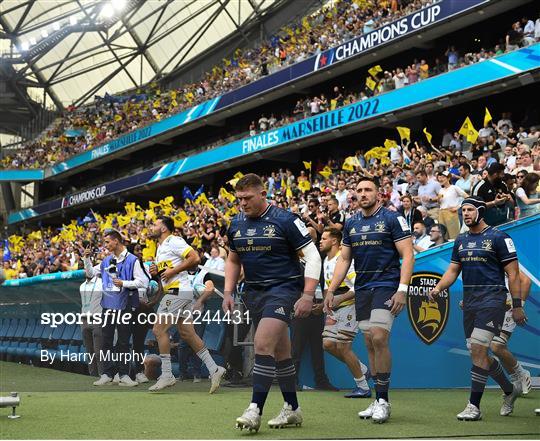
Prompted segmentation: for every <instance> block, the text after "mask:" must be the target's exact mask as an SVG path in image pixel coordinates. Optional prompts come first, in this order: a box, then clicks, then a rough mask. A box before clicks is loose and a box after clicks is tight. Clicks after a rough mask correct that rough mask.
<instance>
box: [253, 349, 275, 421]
mask: <svg viewBox="0 0 540 441" xmlns="http://www.w3.org/2000/svg"><path fill="white" fill-rule="evenodd" d="M275 375H276V360H275V359H274V357H272V356H271V355H259V354H255V366H254V367H253V396H252V398H251V402H252V403H256V404H257V407H258V408H259V409H260V411H261V415H262V410H263V407H264V402H265V401H266V397H267V396H268V391H269V390H270V386H272V381H274V377H275Z"/></svg>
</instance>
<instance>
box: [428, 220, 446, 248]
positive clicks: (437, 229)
mask: <svg viewBox="0 0 540 441" xmlns="http://www.w3.org/2000/svg"><path fill="white" fill-rule="evenodd" d="M446 234H447V233H446V227H445V226H444V225H442V224H435V225H433V227H431V230H430V231H429V238H430V239H431V242H432V243H431V245H430V246H429V248H433V247H438V246H439V245H442V244H444V243H445V242H447V239H446Z"/></svg>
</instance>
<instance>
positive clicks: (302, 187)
mask: <svg viewBox="0 0 540 441" xmlns="http://www.w3.org/2000/svg"><path fill="white" fill-rule="evenodd" d="M298 188H299V189H300V191H301V192H302V193H305V192H306V191H309V190H311V184H310V183H309V181H308V180H307V179H305V180H303V181H300V182H299V183H298Z"/></svg>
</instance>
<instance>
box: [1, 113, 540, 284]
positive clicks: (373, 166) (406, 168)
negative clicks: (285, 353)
mask: <svg viewBox="0 0 540 441" xmlns="http://www.w3.org/2000/svg"><path fill="white" fill-rule="evenodd" d="M397 129H398V130H397V131H398V133H399V137H400V138H401V142H399V143H398V142H396V141H394V140H389V139H387V140H385V142H384V147H382V146H381V147H374V148H372V149H370V150H367V151H366V150H358V151H356V152H355V153H354V155H352V156H349V157H346V158H328V159H326V160H323V159H322V158H320V159H318V160H315V161H310V162H307V161H306V162H304V164H303V166H302V165H301V164H299V169H298V170H294V171H293V170H291V169H285V170H284V169H279V170H276V171H275V172H272V173H270V174H269V175H268V176H265V177H264V182H265V185H266V187H267V191H268V198H269V200H270V201H271V202H272V203H273V204H275V205H277V206H279V207H282V208H285V209H288V210H290V211H292V212H295V213H298V215H299V216H301V217H302V218H303V219H304V221H305V223H306V225H307V226H308V227H310V230H311V232H312V235H313V237H314V239H315V240H318V239H320V235H321V233H322V231H323V229H324V228H325V227H327V226H335V224H343V221H344V219H345V218H346V217H348V216H349V215H350V214H351V213H352V212H354V211H355V209H356V197H355V193H354V190H353V189H354V188H355V183H356V181H357V180H358V179H359V178H360V177H362V176H369V177H373V178H375V179H376V180H377V181H378V183H379V185H380V195H379V197H380V199H381V200H382V201H384V205H385V206H387V207H390V208H391V209H393V210H399V211H402V212H403V214H404V217H405V218H406V219H407V221H408V222H409V225H410V226H411V228H412V229H413V230H414V233H415V237H416V239H415V244H414V246H415V250H416V251H417V252H421V251H423V250H425V249H427V248H429V247H431V246H433V244H435V245H438V244H440V243H444V242H445V241H447V240H452V239H454V238H455V237H456V236H457V234H458V233H459V231H460V229H461V218H460V213H459V210H458V207H459V204H460V201H461V198H463V197H464V196H465V195H470V194H476V195H480V196H482V197H484V199H486V201H488V208H489V209H488V215H487V216H486V219H487V220H488V221H489V222H490V223H491V224H493V225H498V224H501V223H504V222H507V221H509V220H513V219H517V218H520V217H524V216H528V215H531V214H534V213H538V212H540V187H539V178H540V144H539V138H540V128H539V127H530V128H524V127H519V126H517V125H516V123H515V121H512V116H511V114H510V113H508V112H505V113H503V114H502V115H501V117H500V118H499V119H498V121H497V122H496V123H495V122H494V121H492V120H491V115H490V113H489V110H488V109H486V115H485V119H484V127H483V128H481V129H480V130H479V131H476V130H475V129H474V127H473V126H472V123H471V122H470V119H469V117H467V119H466V120H465V122H464V124H463V125H462V127H461V128H460V129H459V130H458V131H455V132H452V133H451V132H449V131H446V130H445V131H444V133H442V134H441V135H442V136H439V138H440V142H437V143H436V145H432V144H431V143H432V141H433V137H432V135H431V134H430V133H429V132H428V131H427V130H424V134H422V135H420V136H421V137H424V139H420V136H419V137H418V138H417V140H415V141H414V142H411V139H415V138H414V133H413V136H411V131H410V129H408V128H406V127H398V128H397ZM426 141H427V142H426ZM240 176H241V172H239V173H237V174H236V175H235V176H234V177H233V178H232V179H231V180H230V181H228V183H227V184H228V185H224V186H223V187H221V188H220V190H219V193H218V194H217V195H214V196H215V197H212V195H210V194H208V195H207V194H206V193H205V192H204V188H203V187H201V188H199V189H198V190H197V191H196V192H195V193H194V194H192V193H191V191H190V189H189V188H187V187H186V188H184V191H183V194H182V198H179V197H178V196H180V195H176V196H177V198H176V201H180V200H181V199H183V202H182V203H177V202H176V201H175V197H173V196H169V197H166V198H164V199H162V200H160V201H157V202H153V201H150V202H149V205H148V207H147V208H142V207H140V206H139V205H136V204H135V203H127V204H126V205H125V207H124V210H123V211H122V212H116V213H99V212H98V211H97V209H96V211H92V210H91V211H89V212H88V214H87V215H86V216H85V217H84V218H79V219H76V220H72V221H71V223H70V224H69V225H63V226H62V227H60V228H56V229H55V228H40V229H37V230H35V231H32V232H30V233H27V234H23V235H18V234H13V235H11V236H10V237H9V238H7V239H4V246H3V247H2V248H3V265H4V271H5V273H6V276H7V278H8V279H10V278H25V277H31V276H35V275H40V274H47V273H53V272H59V271H70V270H76V269H82V267H83V265H82V261H81V253H82V251H81V250H84V249H86V248H87V247H88V246H91V247H92V248H93V250H94V252H95V254H96V255H97V256H98V257H103V256H104V255H103V253H104V250H103V248H102V245H101V244H100V243H99V236H100V234H99V233H100V232H102V231H103V230H105V229H107V228H117V229H118V230H119V231H121V233H122V234H123V235H124V236H125V237H126V238H129V241H130V242H131V245H132V247H133V248H134V251H135V253H136V254H139V255H141V256H142V257H143V259H144V260H151V259H152V258H153V256H154V254H155V250H156V243H155V242H154V241H153V240H151V239H150V238H149V236H148V226H149V225H150V224H151V223H152V221H153V220H154V219H155V218H156V217H157V216H159V215H161V214H164V215H168V216H171V217H173V219H174V221H175V227H176V228H177V232H178V233H179V234H181V235H182V236H183V237H184V238H185V239H186V241H187V242H188V243H189V244H190V245H191V246H192V247H193V248H195V249H197V250H198V251H199V252H200V254H201V257H202V261H203V262H204V260H205V259H206V258H208V257H209V255H210V249H211V247H212V246H213V245H214V246H217V247H218V249H219V250H220V254H221V255H222V256H225V255H226V251H227V237H226V230H227V226H228V223H229V221H230V219H231V217H232V216H234V215H235V214H236V213H237V208H236V204H235V197H234V191H233V188H234V184H235V181H236V180H238V178H239V177H240ZM434 225H438V228H432V227H433V226H434ZM21 233H22V232H21Z"/></svg>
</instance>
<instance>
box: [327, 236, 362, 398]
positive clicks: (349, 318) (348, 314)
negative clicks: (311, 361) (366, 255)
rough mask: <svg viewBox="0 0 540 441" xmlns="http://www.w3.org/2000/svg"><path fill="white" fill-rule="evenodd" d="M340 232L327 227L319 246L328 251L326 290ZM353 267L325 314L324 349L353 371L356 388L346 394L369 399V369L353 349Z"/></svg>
mask: <svg viewBox="0 0 540 441" xmlns="http://www.w3.org/2000/svg"><path fill="white" fill-rule="evenodd" d="M342 238H343V236H342V234H341V231H340V230H338V229H337V228H326V229H325V230H324V231H323V233H322V236H321V242H320V245H319V249H320V250H321V252H322V253H324V254H326V257H325V259H324V262H323V271H324V284H325V291H326V288H328V286H329V285H330V282H331V281H332V277H333V276H334V269H335V267H336V262H337V260H338V257H339V255H340V245H341V239H342ZM354 278H355V273H354V267H353V265H351V268H350V270H349V273H348V274H347V277H345V280H344V281H343V283H342V284H341V286H340V287H339V288H338V290H337V293H336V294H335V295H334V301H333V303H332V311H331V313H330V314H327V316H326V323H325V326H324V331H323V335H322V336H323V348H324V350H325V351H328V352H329V353H330V354H332V355H333V356H334V357H336V358H337V359H338V360H340V361H342V362H343V363H345V364H346V365H347V367H348V368H349V370H350V371H351V373H352V375H353V378H354V382H355V383H356V388H355V389H353V391H352V392H351V393H348V394H346V395H345V397H346V398H370V397H371V390H370V389H369V385H368V383H367V378H366V376H365V374H366V373H367V371H368V368H367V366H366V365H365V364H363V363H362V362H361V361H360V360H359V359H358V357H357V356H356V354H355V353H354V352H353V350H352V342H353V340H354V337H356V334H357V333H358V322H357V321H356V311H355V310H354Z"/></svg>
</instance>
